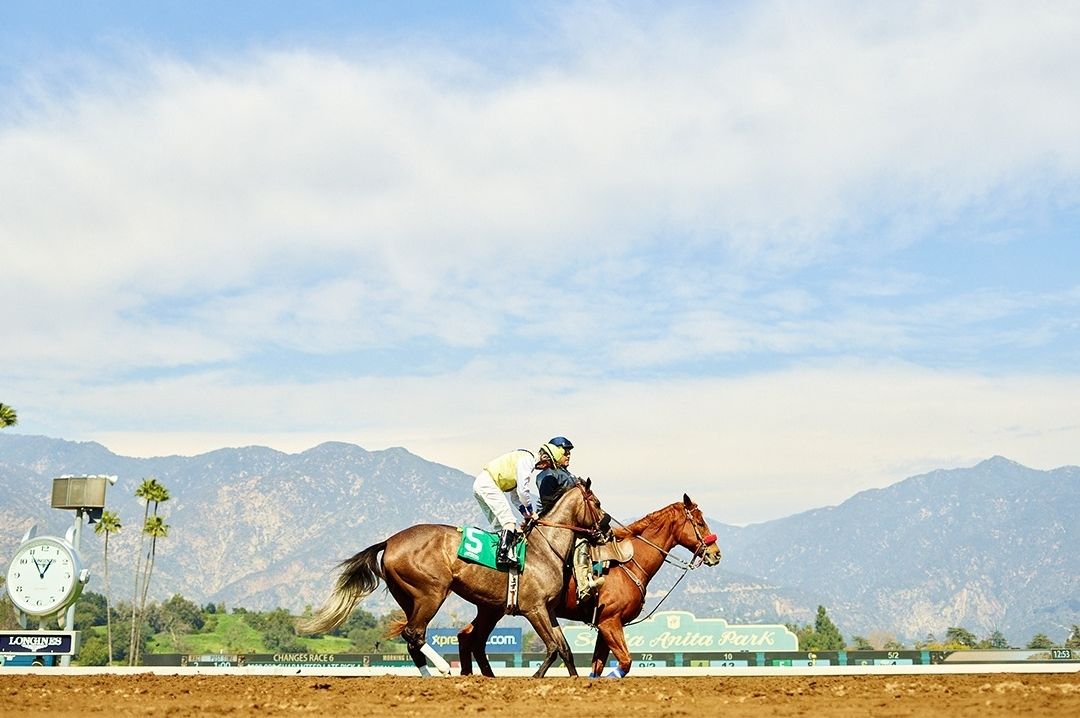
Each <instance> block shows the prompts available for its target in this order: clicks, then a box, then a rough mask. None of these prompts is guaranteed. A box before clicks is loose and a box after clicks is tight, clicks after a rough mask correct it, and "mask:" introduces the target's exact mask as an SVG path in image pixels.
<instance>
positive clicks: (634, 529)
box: [615, 501, 682, 540]
mask: <svg viewBox="0 0 1080 718" xmlns="http://www.w3.org/2000/svg"><path fill="white" fill-rule="evenodd" d="M680 506H682V502H680V501H676V502H675V503H672V504H668V505H667V506H665V507H664V508H662V509H657V510H656V511H653V512H652V513H651V514H645V515H644V516H642V517H641V518H640V519H638V520H637V521H634V522H632V523H630V525H629V526H622V527H616V528H615V538H616V539H620V540H621V539H625V538H630V537H631V536H640V535H641V534H642V533H644V532H645V529H647V528H649V527H650V526H652V525H653V524H656V523H658V522H659V521H660V519H661V518H662V516H663V514H666V513H668V512H673V511H675V510H676V509H677V508H678V507H680Z"/></svg>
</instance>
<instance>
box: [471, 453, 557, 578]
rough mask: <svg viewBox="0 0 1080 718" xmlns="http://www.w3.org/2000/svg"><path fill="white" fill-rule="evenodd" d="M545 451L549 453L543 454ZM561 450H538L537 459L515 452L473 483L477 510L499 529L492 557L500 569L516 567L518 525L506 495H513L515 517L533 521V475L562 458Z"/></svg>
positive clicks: (493, 463)
mask: <svg viewBox="0 0 1080 718" xmlns="http://www.w3.org/2000/svg"><path fill="white" fill-rule="evenodd" d="M545 447H548V448H549V449H550V451H545ZM562 453H563V450H562V449H560V448H559V447H557V446H549V445H546V444H545V446H544V447H541V450H540V458H539V460H537V459H536V458H534V456H533V454H532V452H531V451H527V450H525V449H516V450H514V451H511V452H509V453H506V454H503V455H502V456H499V457H497V458H494V459H492V460H491V461H489V462H488V463H487V465H486V466H484V468H483V470H482V471H481V472H480V473H479V474H478V475H477V476H476V480H475V481H473V494H474V495H475V496H476V501H477V503H479V504H480V509H481V510H482V511H483V512H484V515H485V516H486V517H487V519H488V521H490V522H491V525H492V527H496V526H497V527H498V528H499V530H500V534H499V548H498V551H497V552H496V554H495V564H496V565H497V566H498V567H499V568H510V567H512V566H515V565H517V560H516V558H515V557H514V545H515V544H517V531H516V530H515V529H516V528H517V521H516V520H515V519H514V513H513V511H512V510H511V508H510V501H509V499H508V498H507V496H506V494H507V493H509V492H511V491H516V493H517V498H518V502H519V503H518V513H520V514H521V517H522V519H524V520H528V519H532V518H534V517H535V515H536V512H535V509H534V508H533V500H532V495H531V489H532V481H533V478H532V475H533V472H534V471H536V470H537V469H546V468H547V467H548V466H550V465H551V464H552V456H553V455H554V454H558V457H559V458H560V459H561V458H562Z"/></svg>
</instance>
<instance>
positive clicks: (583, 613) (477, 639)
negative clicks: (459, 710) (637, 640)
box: [458, 494, 720, 677]
mask: <svg viewBox="0 0 1080 718" xmlns="http://www.w3.org/2000/svg"><path fill="white" fill-rule="evenodd" d="M615 538H616V539H630V540H631V541H632V542H633V547H634V554H633V558H632V559H631V560H630V561H628V562H626V563H619V564H617V565H615V566H614V567H612V568H611V569H610V570H609V571H608V575H607V578H606V579H605V581H604V584H603V585H602V586H601V587H600V594H599V596H598V598H597V599H596V600H598V601H599V606H597V605H596V604H595V602H594V601H586V602H585V603H583V604H579V603H578V601H577V590H576V583H575V581H574V577H573V575H571V576H570V577H569V581H568V584H567V588H566V592H565V594H563V595H561V596H560V599H561V600H560V601H559V605H558V607H557V610H556V615H558V617H560V618H568V619H571V620H574V621H581V622H582V623H590V622H592V621H593V618H594V610H595V620H596V628H597V631H598V633H597V636H596V645H595V647H594V648H593V657H592V673H591V674H590V676H591V677H596V676H599V675H600V673H601V671H603V670H604V664H605V663H606V662H607V658H608V652H609V650H610V651H611V652H613V653H614V654H615V658H616V659H617V660H618V661H619V667H618V669H617V670H616V671H614V672H612V673H610V674H608V675H612V676H618V677H622V676H625V675H626V674H627V673H629V672H630V651H629V650H628V649H627V647H626V636H625V634H624V632H623V628H624V626H626V624H627V623H628V622H630V621H632V620H634V618H636V617H637V616H638V614H640V613H641V609H642V607H643V606H644V605H645V589H646V587H647V586H648V585H649V579H651V578H652V577H653V576H655V575H656V572H657V571H659V570H660V567H661V566H662V565H663V564H664V562H665V561H667V560H668V554H669V553H670V552H671V549H672V548H674V547H675V546H676V545H679V546H682V547H684V548H686V549H689V550H690V551H693V552H694V556H693V558H692V559H691V564H687V566H688V567H689V566H691V565H693V563H694V562H704V563H705V564H706V565H709V566H715V565H716V564H718V563H720V547H719V546H717V545H716V535H715V534H713V533H712V531H710V530H709V526H708V524H706V523H705V518H704V517H703V516H702V515H701V510H700V509H698V507H697V504H695V503H694V502H693V501H691V500H690V497H689V496H687V495H686V494H683V500H682V501H677V502H675V503H673V504H671V505H669V506H665V507H664V508H662V509H660V510H658V511H653V512H652V513H651V514H649V515H648V516H645V517H644V518H641V519H638V520H637V521H635V522H633V523H632V524H630V525H629V526H626V527H625V528H617V529H615ZM571 573H572V572H571ZM500 618H502V615H501V614H500V613H499V612H498V611H492V610H490V609H488V608H487V607H485V606H478V607H477V612H476V618H475V619H473V622H472V623H471V624H469V625H468V626H466V627H465V628H463V629H462V630H461V632H460V633H458V655H459V657H460V659H461V674H462V675H469V674H471V673H472V659H473V658H475V659H476V664H477V666H479V668H480V672H481V673H482V674H484V675H485V676H492V675H494V673H493V672H492V670H491V665H490V664H489V663H488V659H487V654H486V652H485V650H484V644H485V643H486V642H487V638H488V636H489V635H490V634H491V631H492V629H493V628H494V627H495V624H496V623H498V621H499V619H500Z"/></svg>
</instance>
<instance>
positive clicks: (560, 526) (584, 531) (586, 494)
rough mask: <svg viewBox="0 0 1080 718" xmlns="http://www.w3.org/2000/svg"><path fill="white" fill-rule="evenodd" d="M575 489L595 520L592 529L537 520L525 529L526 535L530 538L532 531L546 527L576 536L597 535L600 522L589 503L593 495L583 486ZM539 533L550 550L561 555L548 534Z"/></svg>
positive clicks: (579, 485)
mask: <svg viewBox="0 0 1080 718" xmlns="http://www.w3.org/2000/svg"><path fill="white" fill-rule="evenodd" d="M575 488H576V489H578V490H579V491H581V498H582V501H583V502H584V505H585V510H586V512H587V513H588V515H589V517H591V518H593V519H594V521H593V527H592V528H588V527H585V526H575V525H574V524H561V523H558V522H555V521H548V520H547V519H535V520H534V521H531V522H530V523H529V525H528V526H526V527H525V531H524V533H525V535H526V536H528V535H529V534H530V533H531V532H532V530H533V529H534V528H536V527H538V526H546V527H548V528H553V529H566V530H568V531H572V532H574V533H575V534H578V533H582V534H588V533H595V532H596V530H597V529H596V524H597V522H598V520H597V519H596V509H595V508H593V506H592V504H590V503H589V496H590V495H591V493H590V492H587V491H586V489H585V487H583V486H582V485H581V484H576V485H575ZM537 533H538V534H540V536H542V537H543V539H544V541H545V542H546V543H547V545H548V548H550V549H551V550H552V551H553V552H554V553H555V554H556V555H559V552H558V551H556V550H555V547H554V546H552V545H551V539H549V538H548V537H547V534H545V533H544V532H543V531H537ZM564 558H565V557H564Z"/></svg>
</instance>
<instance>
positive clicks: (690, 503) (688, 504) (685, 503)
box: [682, 494, 694, 508]
mask: <svg viewBox="0 0 1080 718" xmlns="http://www.w3.org/2000/svg"><path fill="white" fill-rule="evenodd" d="M682 503H683V506H685V507H686V508H690V507H691V506H693V505H694V502H693V501H691V500H690V497H689V496H687V495H686V494H683V495H682Z"/></svg>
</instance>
